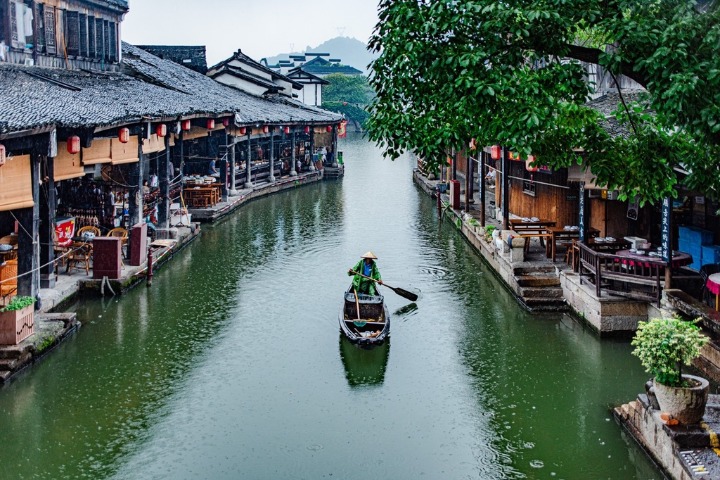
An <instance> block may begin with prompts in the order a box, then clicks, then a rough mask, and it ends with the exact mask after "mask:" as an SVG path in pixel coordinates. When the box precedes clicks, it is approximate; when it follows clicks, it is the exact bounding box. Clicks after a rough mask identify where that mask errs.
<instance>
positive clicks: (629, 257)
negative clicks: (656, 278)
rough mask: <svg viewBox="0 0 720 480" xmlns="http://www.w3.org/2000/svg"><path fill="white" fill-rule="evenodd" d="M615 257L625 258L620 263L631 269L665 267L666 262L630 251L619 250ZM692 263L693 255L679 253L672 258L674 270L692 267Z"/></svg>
mask: <svg viewBox="0 0 720 480" xmlns="http://www.w3.org/2000/svg"><path fill="white" fill-rule="evenodd" d="M615 255H617V256H618V257H623V258H621V259H620V261H621V262H622V263H623V264H624V265H628V266H630V267H634V266H642V267H647V268H650V266H651V265H655V266H663V267H664V266H665V262H664V261H663V259H662V258H660V257H655V256H649V255H647V254H646V255H637V254H635V253H633V252H631V251H630V250H618V251H617V252H616V253H615ZM691 263H692V255H690V254H687V253H684V252H677V253H675V254H674V255H673V258H672V262H671V265H672V268H680V267H683V266H685V265H690V264H691Z"/></svg>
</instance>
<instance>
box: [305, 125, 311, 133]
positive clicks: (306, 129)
mask: <svg viewBox="0 0 720 480" xmlns="http://www.w3.org/2000/svg"><path fill="white" fill-rule="evenodd" d="M305 133H310V127H309V126H308V125H305Z"/></svg>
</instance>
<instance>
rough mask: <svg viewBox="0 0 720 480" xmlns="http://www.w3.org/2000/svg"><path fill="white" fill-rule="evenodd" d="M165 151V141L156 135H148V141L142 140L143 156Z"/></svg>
mask: <svg viewBox="0 0 720 480" xmlns="http://www.w3.org/2000/svg"><path fill="white" fill-rule="evenodd" d="M163 150H165V139H164V138H163V137H158V136H157V135H156V134H154V133H153V134H152V135H150V138H149V139H145V140H143V146H142V151H143V153H144V154H148V153H155V152H162V151H163Z"/></svg>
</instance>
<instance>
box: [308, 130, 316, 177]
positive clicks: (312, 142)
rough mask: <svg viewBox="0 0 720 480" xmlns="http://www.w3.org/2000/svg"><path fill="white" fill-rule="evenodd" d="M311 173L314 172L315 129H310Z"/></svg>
mask: <svg viewBox="0 0 720 480" xmlns="http://www.w3.org/2000/svg"><path fill="white" fill-rule="evenodd" d="M308 170H310V171H311V172H314V171H315V127H313V126H311V127H310V168H309V169H308Z"/></svg>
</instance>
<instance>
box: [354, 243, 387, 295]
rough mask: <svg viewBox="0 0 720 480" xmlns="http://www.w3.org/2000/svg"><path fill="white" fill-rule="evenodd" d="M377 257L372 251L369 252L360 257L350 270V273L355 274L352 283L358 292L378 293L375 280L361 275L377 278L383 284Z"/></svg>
mask: <svg viewBox="0 0 720 480" xmlns="http://www.w3.org/2000/svg"><path fill="white" fill-rule="evenodd" d="M375 260H377V257H376V256H375V254H374V253H372V252H367V253H366V254H365V255H363V256H362V257H361V258H360V261H359V262H358V263H356V264H355V266H354V267H352V268H351V269H350V270H348V275H355V276H354V277H353V281H352V285H353V288H354V289H355V291H356V292H357V293H364V294H366V295H377V289H376V288H375V282H374V281H372V280H369V279H367V278H363V277H362V276H361V275H358V274H362V275H365V276H366V277H370V278H372V279H375V280H377V283H379V284H380V285H382V284H383V282H382V278H381V277H380V271H379V270H378V268H377V264H376V263H375Z"/></svg>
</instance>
